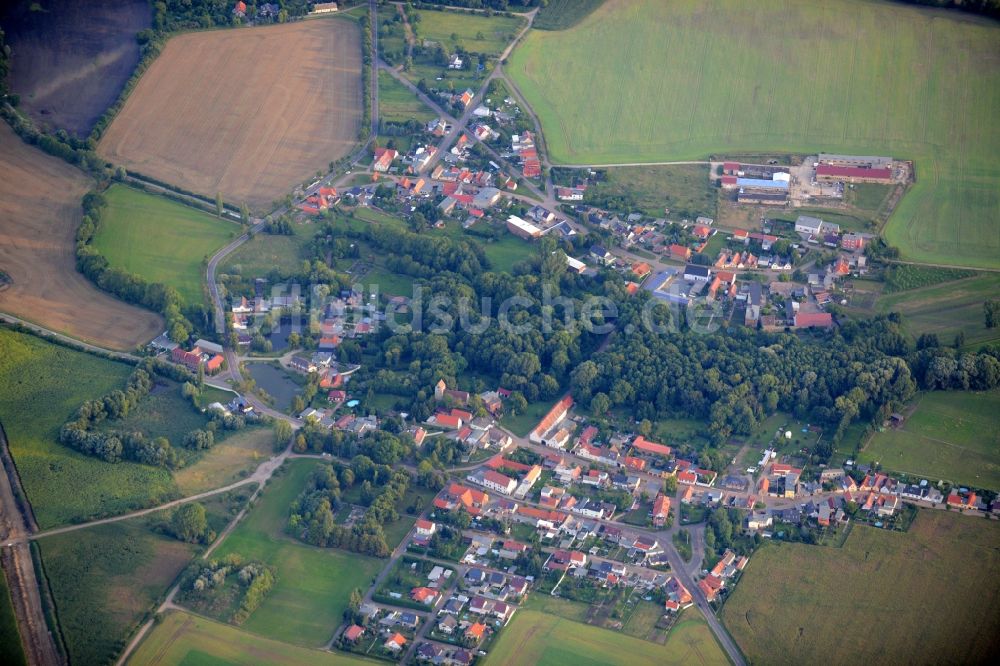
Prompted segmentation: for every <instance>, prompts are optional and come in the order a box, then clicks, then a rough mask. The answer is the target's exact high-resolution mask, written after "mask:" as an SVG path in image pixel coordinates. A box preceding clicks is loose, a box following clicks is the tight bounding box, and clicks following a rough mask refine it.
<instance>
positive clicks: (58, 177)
mask: <svg viewBox="0 0 1000 666" xmlns="http://www.w3.org/2000/svg"><path fill="white" fill-rule="evenodd" d="M0 172H2V173H3V178H0V271H3V272H4V273H6V274H7V275H8V276H9V277H10V279H11V281H12V283H11V284H10V286H9V287H7V288H6V289H0V311H3V312H7V313H9V314H12V315H15V316H17V317H21V318H23V319H27V320H30V321H32V322H35V323H36V324H40V325H42V326H45V327H47V328H50V329H52V330H55V331H59V332H60V333H65V334H66V335H70V336H73V337H75V338H79V339H81V340H84V341H86V342H90V343H93V344H96V345H101V346H103V347H109V348H112V349H122V350H131V349H134V348H135V346H136V345H139V344H142V343H145V342H148V341H149V340H151V339H153V338H154V337H156V335H157V334H158V333H159V332H161V331H162V330H163V320H162V319H161V318H160V317H159V316H158V315H156V314H154V313H152V312H149V311H148V310H143V309H141V308H138V307H135V306H132V305H128V304H126V303H124V302H123V301H120V300H118V299H117V298H115V297H113V296H111V295H110V294H106V293H104V292H103V291H100V290H99V289H98V288H97V287H95V286H94V285H93V284H91V282H90V281H89V280H87V278H85V277H84V276H83V275H81V274H80V273H78V272H77V270H76V257H75V254H74V248H75V245H76V240H75V239H76V228H77V226H78V225H79V223H80V216H81V215H82V212H81V209H80V199H81V198H82V197H83V195H84V193H86V192H87V190H89V189H90V188H91V186H92V185H93V182H92V181H91V180H90V179H89V178H87V177H86V176H85V175H84V174H83V173H82V172H80V171H78V170H77V169H74V168H73V167H71V166H69V165H68V164H66V163H65V162H63V161H62V160H60V159H58V158H55V157H51V156H49V155H46V154H45V153H43V152H42V151H40V150H38V149H36V148H34V147H32V146H29V145H27V144H25V143H24V142H22V141H21V139H20V138H19V137H18V136H17V135H16V134H14V131H13V130H11V129H10V127H8V126H7V124H6V123H0Z"/></svg>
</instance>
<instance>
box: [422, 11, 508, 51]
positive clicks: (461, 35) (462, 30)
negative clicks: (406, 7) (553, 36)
mask: <svg viewBox="0 0 1000 666" xmlns="http://www.w3.org/2000/svg"><path fill="white" fill-rule="evenodd" d="M417 15H418V16H419V17H420V20H419V21H417V23H416V24H414V30H416V32H417V40H418V41H420V40H425V39H429V40H431V41H435V42H438V43H439V44H441V46H443V47H444V49H445V50H446V51H447V52H449V53H451V52H452V50H453V49H454V48H455V47H456V46H461V47H462V48H464V49H465V50H466V51H469V52H470V53H488V54H495V55H499V54H500V53H501V52H502V51H503V50H504V49H505V48H507V44H509V43H510V42H511V40H513V39H514V37H515V36H516V35H517V33H518V31H520V30H521V28H522V27H523V26H524V19H522V18H519V17H512V18H508V17H506V16H492V17H487V16H484V15H483V14H480V13H476V12H457V11H436V10H418V11H417Z"/></svg>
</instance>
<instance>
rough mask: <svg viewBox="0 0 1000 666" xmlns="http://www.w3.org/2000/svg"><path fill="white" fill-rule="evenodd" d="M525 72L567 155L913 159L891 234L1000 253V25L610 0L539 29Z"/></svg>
mask: <svg viewBox="0 0 1000 666" xmlns="http://www.w3.org/2000/svg"><path fill="white" fill-rule="evenodd" d="M734 52H737V53H739V57H738V58H734V57H733V53H734ZM595 53H596V54H600V57H597V58H595V57H594V54H595ZM583 64H586V65H587V66H581V65H583ZM898 71H906V72H908V75H907V76H895V75H894V74H893V73H894V72H898ZM509 72H510V73H511V74H512V75H513V76H514V78H515V80H516V81H517V83H518V85H519V87H520V88H521V90H522V92H523V93H524V94H525V96H526V97H527V100H528V102H529V103H530V104H531V105H532V107H533V108H534V110H535V112H536V113H537V114H538V116H539V117H540V119H541V123H542V127H543V130H544V132H545V139H546V144H547V146H548V148H549V153H550V156H551V158H552V159H553V161H555V162H557V163H567V164H574V163H594V164H605V163H621V162H636V161H661V160H683V159H704V158H705V156H707V155H710V154H713V153H715V154H719V153H724V152H727V151H728V152H737V151H739V152H772V151H773V152H799V153H802V152H805V153H809V152H813V151H830V152H847V153H859V154H866V155H870V154H881V153H885V154H890V155H893V156H894V157H898V158H903V159H912V160H915V162H916V174H917V182H916V183H915V185H914V186H913V187H912V189H911V190H910V192H909V193H908V194H907V195H906V196H905V197H904V198H903V200H902V201H901V203H900V205H899V207H898V208H897V209H896V212H895V213H894V214H893V217H892V218H891V219H890V221H889V223H888V226H887V227H886V229H885V233H886V236H887V238H888V240H889V241H890V242H891V243H892V244H893V245H897V246H899V247H900V249H901V250H902V252H903V254H904V256H906V257H908V258H911V259H917V260H923V261H936V262H940V263H949V264H956V265H968V266H997V265H1000V227H998V226H997V225H996V224H995V220H996V219H997V218H998V217H1000V190H998V188H997V187H996V183H997V181H998V179H1000V166H998V165H997V162H996V160H995V155H996V154H997V152H998V150H1000V131H998V126H1000V116H998V115H997V114H996V113H994V110H995V109H996V108H998V107H1000V31H998V28H997V26H996V24H995V23H992V22H989V21H987V20H977V19H975V18H970V17H968V16H966V15H963V14H961V13H957V12H955V13H945V12H936V11H929V10H925V9H920V8H914V7H907V6H903V5H900V4H897V3H878V2H867V1H864V0H833V1H831V2H824V3H817V2H812V1H811V0H786V1H784V2H773V3H763V4H762V3H747V2H740V1H739V0H708V1H704V0H679V1H677V2H669V3H668V2H658V1H656V0H609V1H608V2H606V3H604V4H603V5H602V6H601V7H600V8H599V9H597V10H596V11H594V12H593V13H592V14H590V15H589V16H588V17H587V18H585V19H584V20H583V21H582V22H581V23H579V24H578V25H577V26H576V27H574V28H572V29H570V30H564V31H558V32H544V31H535V32H532V33H531V34H530V35H528V37H527V38H526V40H525V41H524V43H523V44H522V45H521V46H519V47H518V48H517V49H516V50H515V52H514V54H513V55H512V57H511V64H510V67H509ZM624 72H627V73H628V76H623V73H624Z"/></svg>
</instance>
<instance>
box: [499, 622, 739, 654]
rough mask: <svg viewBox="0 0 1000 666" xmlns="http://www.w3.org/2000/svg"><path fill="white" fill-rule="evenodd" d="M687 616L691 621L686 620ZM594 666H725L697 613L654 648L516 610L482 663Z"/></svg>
mask: <svg viewBox="0 0 1000 666" xmlns="http://www.w3.org/2000/svg"><path fill="white" fill-rule="evenodd" d="M689 617H690V619H688V618H689ZM484 663H485V664H487V665H488V666H498V665H506V664H546V665H547V666H599V665H601V664H622V665H623V666H624V665H626V664H627V665H628V666H632V665H633V664H636V665H637V664H658V665H659V664H728V663H729V660H728V659H727V658H726V655H725V653H724V652H723V651H722V648H720V647H719V645H718V643H716V642H715V637H714V636H712V632H711V630H710V629H709V628H708V624H707V623H706V622H705V620H704V619H702V617H701V616H700V615H692V616H685V617H684V618H683V619H682V620H681V621H680V622H678V623H677V625H676V626H674V628H673V629H672V630H671V632H670V635H669V637H668V638H667V644H666V645H657V644H656V643H650V642H648V641H644V640H640V639H638V638H633V637H631V636H627V635H625V634H620V633H618V632H615V631H609V630H607V629H599V628H597V627H592V626H589V625H586V624H580V623H579V622H573V621H572V620H567V619H564V618H560V617H555V616H553V615H548V614H545V613H541V612H538V611H533V610H521V611H519V612H518V613H516V614H515V615H514V618H513V619H512V620H511V622H510V624H509V625H508V626H507V628H506V629H504V632H503V633H502V634H501V635H500V638H499V639H498V641H497V643H496V645H494V646H493V649H492V650H491V651H490V653H489V656H487V657H486V661H485V662H484Z"/></svg>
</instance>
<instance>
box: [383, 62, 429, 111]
mask: <svg viewBox="0 0 1000 666" xmlns="http://www.w3.org/2000/svg"><path fill="white" fill-rule="evenodd" d="M378 113H379V116H381V118H382V119H383V120H386V121H388V122H393V123H405V122H406V121H407V120H411V119H412V120H416V121H418V122H421V123H426V122H428V121H430V120H433V119H434V118H436V117H437V114H435V113H434V112H433V111H431V110H430V108H428V107H427V105H426V104H424V103H423V102H421V101H420V100H419V99H418V98H417V96H416V95H414V94H413V93H412V92H410V90H409V88H407V87H406V86H404V85H403V84H402V83H400V82H399V81H397V80H396V79H394V78H393V77H392V75H391V74H389V73H388V72H386V71H384V70H381V69H380V70H379V72H378Z"/></svg>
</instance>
